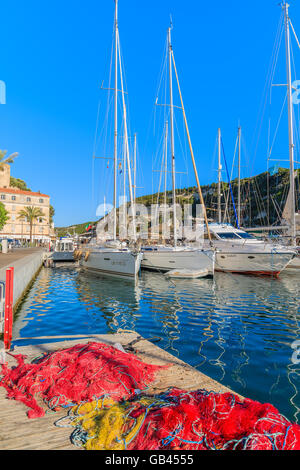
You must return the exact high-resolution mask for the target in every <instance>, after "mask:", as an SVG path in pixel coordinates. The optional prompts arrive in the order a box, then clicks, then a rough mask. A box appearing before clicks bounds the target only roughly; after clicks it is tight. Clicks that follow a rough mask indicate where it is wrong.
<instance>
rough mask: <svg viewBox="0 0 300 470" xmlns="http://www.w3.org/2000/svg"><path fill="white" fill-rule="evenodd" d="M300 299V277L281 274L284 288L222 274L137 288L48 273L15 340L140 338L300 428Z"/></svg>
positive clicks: (20, 318)
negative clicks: (122, 334)
mask: <svg viewBox="0 0 300 470" xmlns="http://www.w3.org/2000/svg"><path fill="white" fill-rule="evenodd" d="M299 290H300V278H299V277H297V276H295V275H292V274H284V273H283V274H282V275H281V277H280V278H279V279H268V278H257V277H250V276H243V275H231V274H224V273H218V274H216V275H215V277H214V279H198V280H190V279H189V280H188V279H186V280H184V279H181V280H172V281H171V280H168V279H167V278H166V277H165V276H163V275H162V274H159V273H151V272H142V274H141V275H140V278H139V280H138V282H137V284H136V285H134V283H133V282H131V281H125V280H120V279H112V278H105V277H95V276H94V275H90V274H86V273H82V272H80V271H79V270H78V269H76V268H75V269H74V268H72V267H59V268H55V269H45V268H43V269H42V270H41V271H40V273H39V275H38V277H37V279H36V281H35V283H34V285H33V286H32V288H31V290H30V291H29V293H28V294H27V296H26V298H25V299H24V301H23V303H22V304H21V306H20V308H19V310H18V312H17V316H16V319H15V323H14V330H13V338H15V339H17V338H19V339H18V340H17V342H16V343H15V344H18V345H27V344H33V343H34V342H41V341H40V340H38V339H36V340H34V339H26V338H41V337H50V336H54V337H55V336H60V339H61V337H62V336H64V335H66V336H67V335H87V334H88V335H91V334H107V333H115V332H116V331H117V330H118V329H126V330H134V331H136V332H138V333H139V334H140V335H142V336H143V337H144V338H146V339H149V340H150V341H152V342H155V343H156V344H157V345H158V346H159V347H161V348H162V349H165V350H166V351H168V352H170V353H171V354H173V355H174V356H176V357H179V358H180V359H182V360H183V361H185V362H186V363H188V364H190V365H191V366H193V367H195V368H197V369H198V370H200V371H201V372H203V373H204V374H206V375H208V376H210V377H211V378H213V379H215V380H217V381H218V382H220V383H222V384H224V385H225V386H228V387H229V388H231V389H232V390H233V391H235V392H237V393H240V394H241V395H243V396H245V397H248V398H251V399H255V400H258V401H260V402H264V403H272V404H273V405H274V406H275V407H276V408H278V410H279V411H280V412H281V413H282V414H284V415H285V416H286V417H287V418H288V419H289V420H291V421H293V422H297V423H300V395H299V392H298V390H299V389H300V363H297V362H299V361H295V359H294V357H295V356H293V354H294V353H295V349H293V347H294V348H295V346H294V343H295V341H299V340H300V328H299V323H300V308H299ZM79 341H80V340H79ZM13 344H14V343H13ZM298 348H299V349H300V346H299V347H298ZM299 358H300V355H299Z"/></svg>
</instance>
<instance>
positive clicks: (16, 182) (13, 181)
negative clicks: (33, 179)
mask: <svg viewBox="0 0 300 470" xmlns="http://www.w3.org/2000/svg"><path fill="white" fill-rule="evenodd" d="M10 186H11V187H12V188H18V189H21V190H22V191H30V189H29V188H28V187H27V184H26V183H25V181H23V180H21V179H20V178H14V177H13V176H11V177H10Z"/></svg>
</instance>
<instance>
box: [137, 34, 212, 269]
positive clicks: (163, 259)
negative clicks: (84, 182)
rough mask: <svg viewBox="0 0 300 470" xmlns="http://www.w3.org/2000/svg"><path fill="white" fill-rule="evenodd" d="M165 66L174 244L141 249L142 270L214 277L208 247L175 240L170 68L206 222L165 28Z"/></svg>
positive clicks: (169, 37) (173, 61)
mask: <svg viewBox="0 0 300 470" xmlns="http://www.w3.org/2000/svg"><path fill="white" fill-rule="evenodd" d="M168 63H169V88H170V105H169V107H170V140H171V161H172V192H173V196H172V199H173V227H174V243H173V245H158V246H157V245H156V246H153V245H152V246H145V247H142V251H143V254H144V256H143V260H142V263H141V267H142V268H144V269H149V270H153V271H159V272H168V271H171V270H174V269H176V270H190V271H191V272H192V271H197V272H199V270H203V272H207V275H213V273H214V263H215V253H214V251H213V250H211V249H210V248H208V249H206V250H202V249H195V248H193V247H191V246H179V245H178V240H177V220H176V195H175V188H176V187H175V150H174V105H173V68H174V72H175V76H176V80H177V85H178V92H179V96H180V100H181V109H182V112H183V117H184V122H185V128H186V133H187V137H188V141H189V148H190V153H191V158H192V162H193V167H194V172H195V176H196V180H197V187H198V192H199V196H200V200H201V203H202V206H203V208H204V217H205V220H206V223H207V217H206V211H205V207H204V201H203V197H202V192H201V188H200V182H199V178H198V173H197V169H196V163H195V158H194V153H193V148H192V143H191V138H190V134H189V129H188V125H187V119H186V114H185V109H184V105H183V100H182V94H181V90H180V86H179V80H178V75H177V70H176V65H175V59H174V52H173V47H172V42H171V28H169V29H168Z"/></svg>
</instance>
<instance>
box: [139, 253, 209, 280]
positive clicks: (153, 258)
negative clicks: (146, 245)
mask: <svg viewBox="0 0 300 470" xmlns="http://www.w3.org/2000/svg"><path fill="white" fill-rule="evenodd" d="M143 253H144V257H143V260H142V264H141V267H142V268H144V269H150V270H154V271H161V272H168V271H171V270H174V269H190V270H198V271H199V270H200V269H201V270H202V269H203V270H205V269H206V270H207V271H208V274H209V275H213V273H214V262H215V254H214V252H213V251H211V250H207V251H201V250H164V249H157V250H151V251H150V250H145V251H144V252H143Z"/></svg>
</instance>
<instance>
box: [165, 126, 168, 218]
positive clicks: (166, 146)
mask: <svg viewBox="0 0 300 470" xmlns="http://www.w3.org/2000/svg"><path fill="white" fill-rule="evenodd" d="M164 163H165V170H164V171H165V173H164V175H165V184H164V204H165V210H166V206H167V171H168V121H166V129H165V158H164Z"/></svg>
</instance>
